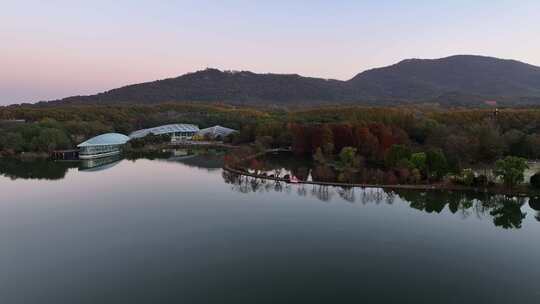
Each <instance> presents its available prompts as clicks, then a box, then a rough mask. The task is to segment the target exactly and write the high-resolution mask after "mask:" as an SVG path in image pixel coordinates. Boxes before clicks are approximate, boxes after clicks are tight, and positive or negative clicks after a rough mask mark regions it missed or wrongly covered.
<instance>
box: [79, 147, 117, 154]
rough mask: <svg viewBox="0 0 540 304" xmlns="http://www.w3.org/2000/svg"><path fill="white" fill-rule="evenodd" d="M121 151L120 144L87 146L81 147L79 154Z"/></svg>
mask: <svg viewBox="0 0 540 304" xmlns="http://www.w3.org/2000/svg"><path fill="white" fill-rule="evenodd" d="M119 151H120V145H101V146H86V147H81V148H80V150H79V155H96V154H103V153H110V152H119Z"/></svg>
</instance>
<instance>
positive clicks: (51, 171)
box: [0, 149, 224, 180]
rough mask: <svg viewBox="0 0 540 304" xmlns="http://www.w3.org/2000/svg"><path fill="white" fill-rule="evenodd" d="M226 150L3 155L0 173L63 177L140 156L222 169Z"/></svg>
mask: <svg viewBox="0 0 540 304" xmlns="http://www.w3.org/2000/svg"><path fill="white" fill-rule="evenodd" d="M223 154H224V152H223V151H220V150H203V149H181V150H180V149H175V150H161V151H151V152H129V153H124V154H123V155H113V156H109V157H104V158H96V159H88V160H80V161H50V160H43V159H40V160H31V161H22V160H18V159H10V158H0V176H1V175H3V176H6V177H9V178H10V179H13V180H15V179H38V180H40V179H43V180H61V179H63V178H65V177H66V173H67V172H68V170H69V169H71V168H73V169H75V168H78V170H79V171H83V172H95V171H103V170H108V169H111V168H113V167H114V166H116V165H117V164H119V163H120V162H121V161H122V160H123V159H126V160H129V161H136V160H138V159H148V160H159V161H167V162H172V163H180V164H183V165H185V166H188V167H194V168H200V169H205V170H207V171H216V170H220V169H221V168H222V167H223Z"/></svg>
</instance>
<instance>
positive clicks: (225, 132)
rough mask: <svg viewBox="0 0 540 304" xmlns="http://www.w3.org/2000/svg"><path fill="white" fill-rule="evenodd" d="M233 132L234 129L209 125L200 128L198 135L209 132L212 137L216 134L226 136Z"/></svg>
mask: <svg viewBox="0 0 540 304" xmlns="http://www.w3.org/2000/svg"><path fill="white" fill-rule="evenodd" d="M233 132H236V130H234V129H229V128H226V127H222V126H213V127H210V128H206V129H202V130H200V131H199V133H198V134H199V135H203V136H204V135H206V134H210V135H212V136H214V137H216V136H222V137H224V136H227V135H229V134H231V133H233Z"/></svg>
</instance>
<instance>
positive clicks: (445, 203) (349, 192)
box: [223, 171, 540, 229]
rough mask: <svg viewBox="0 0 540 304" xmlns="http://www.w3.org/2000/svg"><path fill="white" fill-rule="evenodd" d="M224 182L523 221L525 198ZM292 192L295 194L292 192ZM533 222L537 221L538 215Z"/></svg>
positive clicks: (497, 221)
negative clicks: (400, 202) (397, 199)
mask: <svg viewBox="0 0 540 304" xmlns="http://www.w3.org/2000/svg"><path fill="white" fill-rule="evenodd" d="M223 179H224V181H225V182H226V183H228V184H230V185H231V186H232V189H233V190H234V191H237V192H240V193H251V192H271V191H272V192H283V191H284V190H286V191H288V192H290V193H296V194H297V195H298V196H302V197H308V196H309V197H313V198H316V199H317V200H320V201H323V202H330V201H332V200H333V199H334V198H338V200H344V201H347V202H351V203H354V202H356V201H357V200H358V201H359V202H360V203H362V204H364V205H366V204H387V205H390V204H394V202H395V201H396V198H399V199H400V201H403V202H405V203H407V204H408V205H409V207H410V208H413V209H415V210H419V211H422V212H426V213H430V214H439V213H443V212H445V209H447V210H448V211H446V212H450V213H451V214H456V215H459V216H460V217H461V218H463V219H466V218H468V217H470V216H475V217H477V218H480V219H481V218H489V219H491V221H492V222H493V224H494V225H495V226H496V227H501V228H504V229H519V228H521V227H522V224H523V220H524V219H525V217H526V213H524V212H523V211H522V210H521V208H522V206H523V205H524V204H525V202H526V199H524V198H512V197H507V196H504V195H488V194H485V193H473V192H471V193H469V192H455V191H454V192H453V191H415V190H385V189H381V188H355V187H331V186H325V185H307V184H297V185H292V184H289V183H285V182H279V181H272V180H264V179H260V178H256V177H249V176H243V175H238V174H235V173H231V172H228V171H223ZM292 188H294V190H293V189H292ZM529 205H530V206H531V208H532V209H534V210H540V199H539V198H531V199H530V200H529ZM535 218H536V219H537V220H538V221H540V213H538V214H536V216H535Z"/></svg>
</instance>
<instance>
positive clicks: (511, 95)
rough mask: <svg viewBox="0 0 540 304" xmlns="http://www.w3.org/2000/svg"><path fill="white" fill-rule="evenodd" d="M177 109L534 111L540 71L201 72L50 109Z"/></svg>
mask: <svg viewBox="0 0 540 304" xmlns="http://www.w3.org/2000/svg"><path fill="white" fill-rule="evenodd" d="M177 101H178V102H183V101H184V102H197V101H201V102H224V103H232V104H248V105H271V104H276V105H300V104H304V105H309V104H328V103H356V104H400V103H421V102H436V103H441V104H444V105H449V106H451V105H461V106H463V105H465V106H466V105H479V104H490V105H493V104H494V103H495V102H499V103H503V104H540V67H537V66H533V65H529V64H526V63H522V62H519V61H515V60H503V59H497V58H493V57H483V56H471V55H459V56H452V57H446V58H441V59H433V60H431V59H407V60H403V61H401V62H399V63H397V64H394V65H391V66H388V67H383V68H376V69H372V70H368V71H365V72H362V73H360V74H358V75H356V76H355V77H353V78H352V79H350V80H348V81H340V80H327V79H322V78H312V77H302V76H300V75H296V74H292V75H290V74H256V73H252V72H247V71H242V72H230V71H220V70H216V69H206V70H203V71H198V72H194V73H189V74H185V75H182V76H180V77H176V78H170V79H164V80H158V81H153V82H147V83H141V84H135V85H129V86H125V87H122V88H118V89H113V90H110V91H107V92H104V93H100V94H96V95H90V96H74V97H69V98H65V99H62V100H57V101H52V102H51V103H52V104H58V103H61V104H66V103H68V104H69V103H77V104H78V103H92V104H93V103H107V104H117V103H137V104H150V103H162V102H177Z"/></svg>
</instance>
